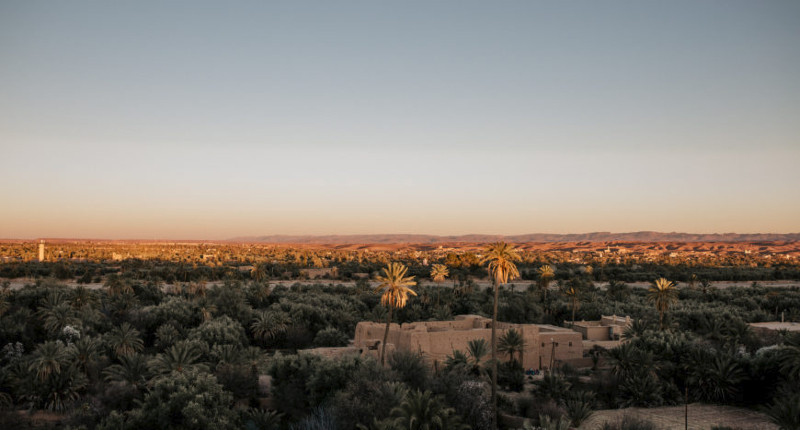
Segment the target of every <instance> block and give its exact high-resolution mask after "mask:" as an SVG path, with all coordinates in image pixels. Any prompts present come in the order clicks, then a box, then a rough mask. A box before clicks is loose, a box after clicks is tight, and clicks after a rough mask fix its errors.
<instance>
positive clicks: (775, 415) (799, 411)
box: [764, 387, 800, 430]
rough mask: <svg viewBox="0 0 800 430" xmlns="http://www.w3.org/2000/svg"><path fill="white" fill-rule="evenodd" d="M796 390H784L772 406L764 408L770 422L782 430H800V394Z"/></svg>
mask: <svg viewBox="0 0 800 430" xmlns="http://www.w3.org/2000/svg"><path fill="white" fill-rule="evenodd" d="M796 389H797V387H795V389H794V390H783V391H782V392H781V393H779V395H778V396H776V397H775V400H774V401H773V402H772V404H771V405H769V406H768V407H766V408H764V413H766V414H767V416H768V417H769V419H770V421H772V422H773V423H775V424H777V425H778V426H779V427H780V429H781V430H800V393H798V392H797V391H796Z"/></svg>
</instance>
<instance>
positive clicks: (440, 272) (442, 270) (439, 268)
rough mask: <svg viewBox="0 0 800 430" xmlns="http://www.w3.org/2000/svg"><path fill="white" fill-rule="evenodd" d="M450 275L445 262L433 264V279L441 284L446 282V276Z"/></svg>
mask: <svg viewBox="0 0 800 430" xmlns="http://www.w3.org/2000/svg"><path fill="white" fill-rule="evenodd" d="M448 276H450V271H449V270H448V269H447V266H445V265H444V264H434V265H433V266H431V279H433V282H436V283H437V284H440V283H442V282H444V278H446V277H448Z"/></svg>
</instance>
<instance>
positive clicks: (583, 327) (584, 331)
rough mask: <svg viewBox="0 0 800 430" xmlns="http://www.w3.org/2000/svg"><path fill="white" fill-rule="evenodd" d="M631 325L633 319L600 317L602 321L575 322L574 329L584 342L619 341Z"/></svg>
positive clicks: (614, 316)
mask: <svg viewBox="0 0 800 430" xmlns="http://www.w3.org/2000/svg"><path fill="white" fill-rule="evenodd" d="M630 324H631V317H620V316H616V315H613V316H600V321H575V323H574V324H573V326H572V329H573V330H575V331H577V332H578V333H580V334H581V335H582V336H583V339H584V340H596V341H606V340H619V339H620V338H621V337H622V332H624V331H625V329H626V328H627V327H628V326H629V325H630Z"/></svg>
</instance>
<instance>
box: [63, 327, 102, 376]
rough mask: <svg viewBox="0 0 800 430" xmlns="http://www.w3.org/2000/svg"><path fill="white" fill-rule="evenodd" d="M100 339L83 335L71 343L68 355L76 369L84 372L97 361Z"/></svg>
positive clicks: (87, 371) (86, 372)
mask: <svg viewBox="0 0 800 430" xmlns="http://www.w3.org/2000/svg"><path fill="white" fill-rule="evenodd" d="M100 348H101V344H100V340H99V339H98V338H96V337H89V336H84V337H82V338H80V339H78V340H76V341H75V343H73V344H72V347H71V351H70V356H71V358H72V360H73V361H74V362H75V364H76V366H77V367H78V369H80V370H82V371H83V373H84V374H88V373H89V369H90V368H91V367H92V366H93V365H94V364H95V363H96V362H97V358H98V355H99V353H100Z"/></svg>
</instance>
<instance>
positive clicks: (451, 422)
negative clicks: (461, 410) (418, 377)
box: [392, 390, 469, 430]
mask: <svg viewBox="0 0 800 430" xmlns="http://www.w3.org/2000/svg"><path fill="white" fill-rule="evenodd" d="M392 416H393V417H394V418H395V419H394V423H395V425H398V426H399V427H401V428H403V429H409V430H428V429H430V430H434V429H438V430H445V429H452V430H458V429H469V426H468V425H466V424H464V423H462V421H461V418H460V417H459V416H458V415H456V414H455V410H454V409H453V408H449V407H447V406H446V405H445V403H444V401H443V399H442V398H441V397H439V396H435V395H434V394H433V393H431V392H430V391H419V390H416V391H412V392H409V393H408V394H407V395H406V398H405V400H404V401H403V403H401V404H400V406H398V407H396V408H394V409H393V410H392Z"/></svg>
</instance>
